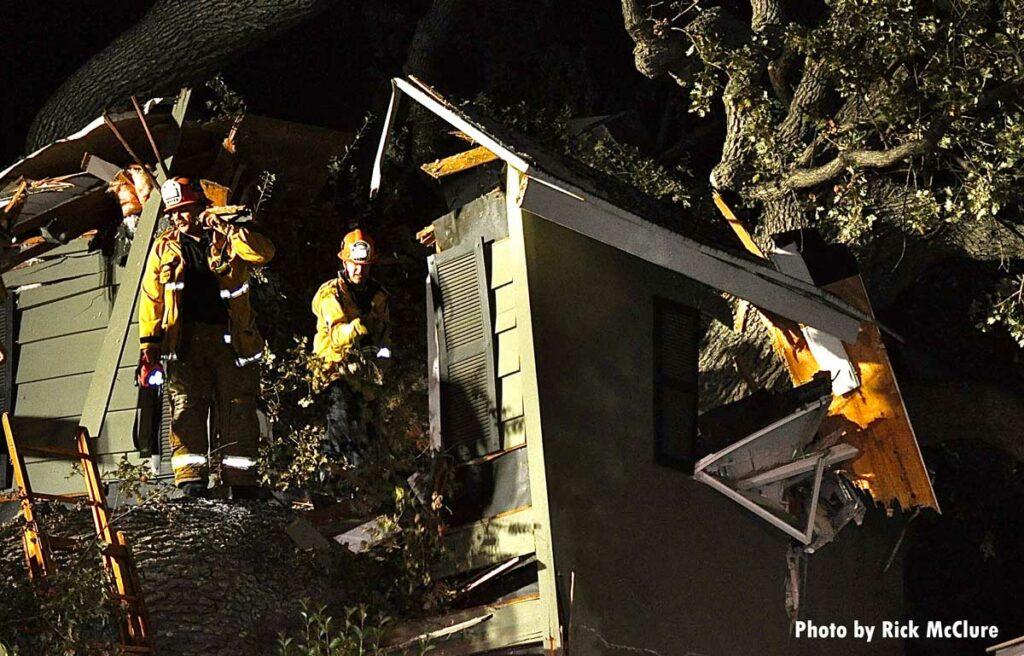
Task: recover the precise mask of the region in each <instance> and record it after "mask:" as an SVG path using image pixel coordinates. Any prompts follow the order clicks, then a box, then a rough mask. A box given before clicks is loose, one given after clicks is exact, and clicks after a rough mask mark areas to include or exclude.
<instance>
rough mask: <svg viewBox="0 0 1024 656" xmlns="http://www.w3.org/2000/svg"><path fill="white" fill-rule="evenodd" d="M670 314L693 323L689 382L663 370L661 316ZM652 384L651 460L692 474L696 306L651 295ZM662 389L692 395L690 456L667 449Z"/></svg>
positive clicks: (697, 342) (697, 355)
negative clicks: (691, 361) (652, 454)
mask: <svg viewBox="0 0 1024 656" xmlns="http://www.w3.org/2000/svg"><path fill="white" fill-rule="evenodd" d="M669 314H680V315H683V316H685V317H688V318H689V319H690V320H691V322H692V329H693V335H692V338H693V347H694V348H693V377H692V382H691V381H686V380H683V379H680V378H678V377H675V376H672V375H670V374H667V373H665V372H664V371H663V363H664V361H665V356H666V352H665V345H664V341H665V335H664V330H663V328H662V327H663V325H664V319H665V317H666V316H667V315H669ZM651 328H652V340H651V342H652V347H653V348H652V367H651V370H652V371H651V374H652V384H653V417H654V423H653V436H654V462H655V464H657V465H660V466H663V467H669V468H671V469H676V470H679V471H682V472H685V473H686V474H689V475H693V472H694V466H695V465H696V462H697V459H696V445H697V414H698V413H697V407H698V405H697V404H698V395H699V389H698V384H697V377H698V375H699V366H698V362H699V360H700V311H699V310H698V309H697V308H694V307H691V306H689V305H684V304H682V303H679V302H676V301H672V300H669V299H667V298H663V297H660V296H655V297H653V303H652V314H651ZM665 391H676V392H683V393H686V394H691V395H692V396H693V412H692V414H691V416H690V417H689V418H688V419H687V421H686V424H687V425H688V427H689V435H688V436H687V437H686V439H689V440H690V448H689V451H690V453H691V454H692V455H691V457H689V458H679V457H677V456H674V455H671V454H670V452H669V450H668V449H667V448H666V447H667V446H668V445H669V444H670V441H671V439H673V437H672V436H669V435H665V434H664V430H663V426H664V422H663V418H664V416H665V413H666V408H665V403H666V401H665V399H664V392H665Z"/></svg>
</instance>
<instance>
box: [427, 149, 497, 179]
mask: <svg viewBox="0 0 1024 656" xmlns="http://www.w3.org/2000/svg"><path fill="white" fill-rule="evenodd" d="M497 159H498V156H497V155H495V154H494V153H492V152H491V151H490V150H488V149H487V148H484V147H483V146H477V147H476V148H473V149H471V150H467V151H464V152H461V153H459V154H458V155H452V156H451V157H445V158H444V159H439V160H436V161H434V162H430V163H428V164H424V165H423V166H421V167H420V168H421V169H422V170H423V172H424V173H426V174H427V175H429V176H430V177H432V178H434V179H435V180H440V179H441V178H443V177H446V176H449V175H454V174H456V173H461V172H462V171H468V170H469V169H472V168H475V167H477V166H482V165H484V164H488V163H490V162H493V161H495V160H497Z"/></svg>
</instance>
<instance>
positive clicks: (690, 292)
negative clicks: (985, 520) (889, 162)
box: [523, 213, 902, 656]
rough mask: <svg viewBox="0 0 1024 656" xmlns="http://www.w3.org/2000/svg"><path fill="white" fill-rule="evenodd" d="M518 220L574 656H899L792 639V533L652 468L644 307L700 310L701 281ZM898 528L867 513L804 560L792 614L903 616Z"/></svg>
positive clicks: (849, 644) (855, 645) (893, 648)
mask: <svg viewBox="0 0 1024 656" xmlns="http://www.w3.org/2000/svg"><path fill="white" fill-rule="evenodd" d="M523 223H524V226H523V229H524V240H525V246H526V256H527V262H528V277H529V285H530V288H529V299H530V310H531V315H532V321H533V326H532V328H533V332H534V334H536V335H537V336H538V339H537V340H536V341H535V343H534V354H533V357H534V359H535V361H536V363H537V364H536V366H537V385H538V390H539V396H540V408H541V423H542V426H543V433H544V439H543V450H544V453H543V462H544V466H545V468H546V471H547V477H546V483H547V499H548V507H549V515H550V522H551V539H552V545H553V553H554V565H555V572H556V576H558V577H559V580H561V581H562V582H563V583H564V582H566V581H568V580H569V579H570V578H571V579H572V580H573V581H574V588H575V594H574V601H573V603H572V606H571V608H570V609H568V611H569V613H570V615H571V627H572V628H571V631H570V635H569V641H570V644H571V645H572V649H573V652H574V653H581V654H582V653H585V654H612V653H621V650H619V649H618V648H615V649H613V648H611V647H609V646H608V645H612V644H614V645H620V646H624V647H629V648H635V649H637V650H640V651H644V652H645V653H660V654H684V653H699V654H705V655H707V656H713V655H729V654H740V653H758V654H773V655H774V654H780V655H781V654H786V655H790V654H820V653H823V650H826V649H827V651H828V652H829V653H831V654H862V653H863V654H868V653H870V654H872V655H877V654H900V653H902V644H901V643H900V642H899V641H886V642H877V641H876V642H874V643H872V644H871V645H866V644H865V643H864V642H863V641H858V640H852V639H848V640H842V641H839V640H837V641H829V642H828V643H827V645H825V644H824V643H822V642H820V641H808V640H803V641H797V640H794V639H792V638H790V633H789V626H790V622H789V618H788V617H787V615H786V611H785V587H784V582H785V580H786V575H787V567H786V554H787V551H788V549H789V540H788V539H787V538H786V537H785V536H784V535H782V534H781V533H779V532H778V531H777V530H776V529H774V528H773V527H771V526H769V525H768V524H766V523H764V522H762V521H761V520H758V519H757V518H755V517H754V516H753V515H751V514H750V513H749V512H747V511H746V510H744V509H743V508H741V507H740V506H738V505H736V504H734V503H732V502H731V501H729V500H728V499H726V498H725V497H723V496H721V495H719V494H717V493H716V492H714V491H713V490H712V489H711V488H708V487H706V486H703V485H701V484H699V483H697V482H696V481H694V480H693V479H692V478H691V477H690V476H688V475H686V474H684V473H683V472H680V471H678V470H675V469H671V468H667V467H663V466H659V465H656V464H655V462H654V444H653V439H654V431H653V424H654V416H653V412H654V410H653V405H654V397H653V376H652V373H653V366H654V362H653V357H654V356H653V339H652V331H653V325H652V317H653V302H654V301H653V299H654V298H655V297H661V298H665V299H669V300H671V301H674V302H677V303H680V304H683V305H688V306H691V307H700V306H701V304H702V300H701V295H702V294H705V293H706V291H707V290H706V288H703V286H701V285H699V284H697V283H695V282H693V281H691V280H689V279H687V278H685V277H683V276H681V275H678V274H675V273H671V272H668V271H666V270H664V269H660V268H658V267H656V266H654V265H651V264H650V263H647V262H644V261H642V260H640V259H638V258H636V257H633V256H630V255H627V254H625V253H622V252H621V251H617V250H615V249H613V248H611V247H609V246H606V245H603V244H600V243H598V242H596V241H593V240H590V239H588V238H586V237H583V236H581V235H579V234H577V233H574V232H571V231H569V230H567V229H565V228H562V227H559V226H556V225H554V224H552V223H550V222H547V221H545V220H543V219H541V218H539V217H537V216H535V215H531V214H529V213H524V218H523ZM724 366H725V365H724ZM899 528H900V526H899V522H898V521H888V522H886V521H884V520H883V519H881V518H879V516H878V513H869V519H868V521H866V522H865V525H864V526H863V527H860V528H849V529H848V530H847V531H844V532H843V534H842V535H841V536H840V537H839V538H838V539H837V541H836V542H835V543H833V544H830V545H828V546H826V547H825V548H824V549H823V550H822V551H820V552H819V553H817V554H815V555H813V556H811V557H810V558H809V561H808V569H807V571H808V575H807V583H806V587H805V588H804V590H803V592H804V602H803V605H802V606H801V616H800V617H801V619H812V620H816V621H823V622H826V623H827V622H833V621H834V622H846V623H847V624H848V625H852V621H853V620H854V619H858V620H860V621H861V622H868V623H872V622H880V621H881V620H882V619H893V618H899V617H900V616H901V613H902V573H901V571H900V565H899V563H898V562H897V563H896V565H895V566H894V567H893V568H892V569H891V570H890V571H889V572H888V573H887V574H886V575H884V576H883V575H881V574H880V568H881V563H883V562H884V561H885V559H886V557H887V556H888V552H889V550H890V549H891V547H892V544H893V542H894V541H895V538H896V534H897V533H898V531H899ZM647 650H651V651H650V652H648V651H647Z"/></svg>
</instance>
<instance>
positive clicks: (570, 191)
mask: <svg viewBox="0 0 1024 656" xmlns="http://www.w3.org/2000/svg"><path fill="white" fill-rule="evenodd" d="M529 177H530V181H531V182H539V183H541V184H528V185H527V187H526V193H525V194H524V195H523V197H522V201H521V203H520V204H521V206H522V207H523V209H526V210H528V211H530V212H533V213H535V214H538V215H539V216H541V217H543V218H544V219H546V220H548V221H551V222H553V223H557V224H558V225H561V226H563V227H566V228H569V229H570V230H573V231H575V232H578V233H580V234H582V235H585V236H587V237H590V238H592V239H595V240H597V241H599V242H601V243H604V244H608V245H609V246H612V247H614V248H617V249H619V250H621V251H624V252H626V253H629V254H631V255H635V256H636V257H639V258H640V259H643V260H646V261H648V262H651V263H653V264H657V265H658V266H661V267H664V268H666V269H669V270H671V271H675V272H677V273H680V274H682V275H685V276H687V277H689V278H693V279H694V280H698V281H700V282H702V283H704V284H707V285H709V286H711V287H714V288H715V289H720V290H722V291H725V292H728V293H730V294H732V295H733V296H737V297H739V298H742V299H746V300H748V301H750V302H751V303H753V304H754V305H757V306H758V307H763V308H765V309H767V310H771V311H772V312H776V313H777V314H780V315H782V316H784V317H787V318H789V319H792V320H794V321H799V322H800V323H803V324H806V325H809V326H813V327H815V328H817V329H819V330H822V331H824V332H826V333H829V334H831V335H834V336H836V337H838V338H840V339H842V340H843V341H847V342H853V341H856V339H857V334H858V332H859V331H860V325H861V322H864V321H868V322H871V321H873V319H872V317H870V316H868V315H866V314H864V313H863V312H861V311H860V310H858V309H856V308H855V307H853V306H852V305H849V304H848V303H845V302H844V301H842V300H840V299H839V298H837V297H835V296H833V295H832V294H829V293H827V292H823V291H822V290H820V289H818V288H817V287H815V286H813V285H810V284H808V283H805V282H802V281H800V280H797V279H796V278H793V277H791V276H787V275H785V274H783V273H779V272H778V271H775V270H774V269H770V268H768V267H765V266H761V265H758V264H755V263H752V262H747V261H745V260H743V259H741V258H738V257H735V256H733V255H729V254H728V253H725V252H722V251H719V250H717V249H715V248H712V247H710V246H706V245H704V244H701V243H699V242H697V241H694V240H692V239H689V238H687V237H685V236H684V235H681V234H679V233H676V232H673V231H671V230H668V229H667V228H662V227H661V226H659V225H655V224H653V223H651V222H650V221H647V220H645V219H643V218H641V217H638V216H636V215H634V214H631V213H629V212H627V211H626V210H623V209H622V208H619V207H616V206H614V205H612V204H611V203H608V202H607V201H605V200H603V199H601V198H598V197H595V196H591V195H588V194H587V193H586V192H584V191H582V190H580V189H577V188H575V187H573V186H572V185H570V184H568V183H566V182H564V181H561V180H558V179H556V178H553V177H551V176H549V175H547V174H545V173H544V172H542V171H539V170H537V169H533V170H532V171H530V172H529Z"/></svg>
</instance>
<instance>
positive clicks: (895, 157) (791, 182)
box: [746, 133, 939, 201]
mask: <svg viewBox="0 0 1024 656" xmlns="http://www.w3.org/2000/svg"><path fill="white" fill-rule="evenodd" d="M938 137H939V135H938V134H936V133H932V134H929V135H926V136H924V137H920V138H917V139H911V140H910V141H906V142H904V143H902V144H900V145H899V146H895V147H893V148H889V149H887V150H867V149H861V150H846V151H843V152H841V153H839V154H838V155H836V157H835V158H833V159H832V161H830V162H828V163H826V164H822V165H821V166H815V167H812V168H805V169H797V170H795V171H791V172H790V173H788V174H787V175H785V176H783V178H782V179H781V180H777V181H773V182H771V183H768V184H765V185H758V186H756V187H752V188H749V189H747V190H746V195H747V196H749V197H750V198H754V199H756V200H760V201H769V200H776V199H778V198H781V197H783V196H785V195H786V194H788V193H790V192H791V191H796V190H799V189H810V188H811V187H816V186H818V185H820V184H822V183H825V182H828V181H829V180H832V179H833V178H835V177H836V176H838V175H839V174H840V173H842V172H843V171H845V170H846V169H848V168H853V169H882V168H886V167H889V166H892V165H893V164H896V163H897V162H900V161H903V160H905V159H909V158H911V157H917V156H919V155H924V154H926V153H928V152H931V150H932V149H933V148H934V147H935V144H936V143H937V141H938Z"/></svg>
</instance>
